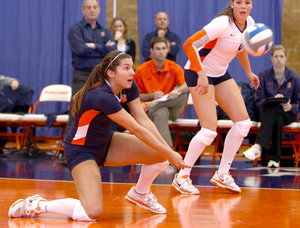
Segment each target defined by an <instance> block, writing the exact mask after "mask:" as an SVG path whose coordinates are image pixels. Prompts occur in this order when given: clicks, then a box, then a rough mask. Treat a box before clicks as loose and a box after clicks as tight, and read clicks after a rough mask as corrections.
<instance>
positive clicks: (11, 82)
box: [0, 75, 19, 154]
mask: <svg viewBox="0 0 300 228" xmlns="http://www.w3.org/2000/svg"><path fill="white" fill-rule="evenodd" d="M4 86H10V87H11V89H12V90H16V89H18V88H19V81H18V80H17V79H15V78H11V77H6V76H4V75H0V89H2V88H3V87H4ZM0 95H1V99H2V98H3V99H4V100H6V99H5V97H2V96H4V95H3V93H1V94H0ZM4 106H5V102H3V101H2V102H1V107H0V108H1V109H3V110H4V109H5V108H4ZM2 107H3V108H2ZM5 107H6V106H5ZM3 110H0V112H3ZM0 132H7V128H6V127H0ZM6 143H7V140H6V139H3V140H0V154H3V151H2V148H3V147H4V146H5V144H6Z"/></svg>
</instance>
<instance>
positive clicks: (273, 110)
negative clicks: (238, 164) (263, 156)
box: [255, 105, 280, 151]
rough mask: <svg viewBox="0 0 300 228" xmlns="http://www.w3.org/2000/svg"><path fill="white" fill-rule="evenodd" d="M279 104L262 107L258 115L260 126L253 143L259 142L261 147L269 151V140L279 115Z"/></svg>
mask: <svg viewBox="0 0 300 228" xmlns="http://www.w3.org/2000/svg"><path fill="white" fill-rule="evenodd" d="M279 108H280V106H279V105H274V106H269V107H268V108H267V109H264V110H263V111H262V113H261V117H260V122H261V125H260V128H259V131H258V133H257V136H256V140H255V143H256V144H259V145H260V146H261V147H262V148H264V149H265V150H267V151H269V147H270V142H271V139H272V133H273V131H274V129H273V127H274V125H275V123H276V121H277V117H278V115H279Z"/></svg>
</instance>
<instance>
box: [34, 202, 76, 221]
mask: <svg viewBox="0 0 300 228" xmlns="http://www.w3.org/2000/svg"><path fill="white" fill-rule="evenodd" d="M78 202H79V200H77V199H72V198H67V199H59V200H52V201H46V202H45V201H41V202H40V204H39V205H40V207H41V212H42V213H44V212H52V213H56V214H60V215H64V216H67V217H69V218H72V215H73V211H74V208H75V205H76V204H77V203H78Z"/></svg>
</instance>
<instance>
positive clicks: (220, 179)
mask: <svg viewBox="0 0 300 228" xmlns="http://www.w3.org/2000/svg"><path fill="white" fill-rule="evenodd" d="M210 183H212V184H213V185H216V186H218V187H220V188H225V189H226V190H228V191H231V192H233V193H241V189H240V187H239V186H237V185H236V183H235V182H234V179H233V178H232V176H231V175H230V173H228V174H219V173H218V171H216V172H215V175H214V176H213V177H212V178H211V180H210Z"/></svg>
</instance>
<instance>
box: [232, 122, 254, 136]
mask: <svg viewBox="0 0 300 228" xmlns="http://www.w3.org/2000/svg"><path fill="white" fill-rule="evenodd" d="M251 125H252V123H251V120H250V119H247V120H243V121H239V122H235V123H233V126H232V128H231V129H232V130H233V131H235V132H236V133H238V134H239V135H241V136H242V137H246V136H247V135H248V133H249V130H250V128H251Z"/></svg>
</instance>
